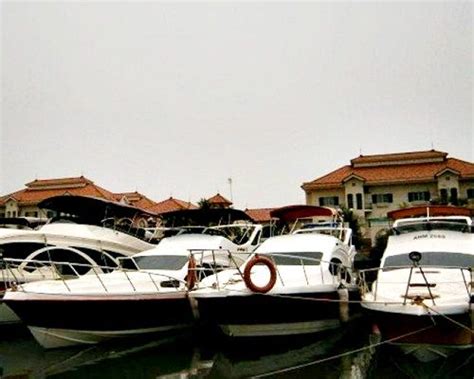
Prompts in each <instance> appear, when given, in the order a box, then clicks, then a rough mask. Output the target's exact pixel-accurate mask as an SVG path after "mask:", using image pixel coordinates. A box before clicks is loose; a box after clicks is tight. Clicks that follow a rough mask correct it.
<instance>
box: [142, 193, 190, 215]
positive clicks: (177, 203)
mask: <svg viewBox="0 0 474 379" xmlns="http://www.w3.org/2000/svg"><path fill="white" fill-rule="evenodd" d="M197 208H198V207H197V206H196V205H194V204H193V203H191V202H188V201H183V200H179V199H175V198H173V197H170V198H169V199H166V200H163V201H160V202H158V203H156V204H155V205H153V206H152V207H150V208H148V209H147V210H149V211H151V212H155V213H158V214H160V213H166V212H173V211H177V210H180V209H197Z"/></svg>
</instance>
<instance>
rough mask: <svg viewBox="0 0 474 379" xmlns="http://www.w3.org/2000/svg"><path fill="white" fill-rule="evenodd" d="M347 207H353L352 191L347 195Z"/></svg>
mask: <svg viewBox="0 0 474 379" xmlns="http://www.w3.org/2000/svg"><path fill="white" fill-rule="evenodd" d="M347 208H349V209H352V208H354V195H353V194H352V193H350V194H348V195H347Z"/></svg>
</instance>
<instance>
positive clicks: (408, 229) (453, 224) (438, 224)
mask: <svg viewBox="0 0 474 379" xmlns="http://www.w3.org/2000/svg"><path fill="white" fill-rule="evenodd" d="M425 230H426V231H430V230H451V231H455V232H467V231H470V227H469V225H468V224H467V223H466V222H462V220H461V221H460V220H456V219H455V220H442V221H440V220H434V221H425V222H406V223H402V224H400V225H398V226H396V227H394V231H395V233H397V234H405V233H412V232H420V231H425Z"/></svg>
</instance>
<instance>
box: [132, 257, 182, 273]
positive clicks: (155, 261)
mask: <svg viewBox="0 0 474 379" xmlns="http://www.w3.org/2000/svg"><path fill="white" fill-rule="evenodd" d="M188 259H189V258H188V257H187V256H184V255H147V256H141V257H134V258H133V260H134V261H135V264H136V265H137V266H138V268H139V269H141V270H180V269H181V268H183V266H184V265H185V264H186V262H187V261H188Z"/></svg>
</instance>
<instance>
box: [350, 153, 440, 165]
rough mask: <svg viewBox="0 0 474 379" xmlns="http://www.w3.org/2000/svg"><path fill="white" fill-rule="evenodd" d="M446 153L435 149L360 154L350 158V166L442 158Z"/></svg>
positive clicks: (438, 159)
mask: <svg viewBox="0 0 474 379" xmlns="http://www.w3.org/2000/svg"><path fill="white" fill-rule="evenodd" d="M447 155H448V153H445V152H443V151H437V150H427V151H411V152H405V153H392V154H375V155H365V156H364V155H360V156H358V157H357V158H354V159H352V160H351V165H352V166H358V165H361V164H364V165H365V164H375V163H376V164H380V163H393V162H403V161H417V160H423V161H425V160H436V161H440V160H444V159H445V158H446V157H447Z"/></svg>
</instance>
